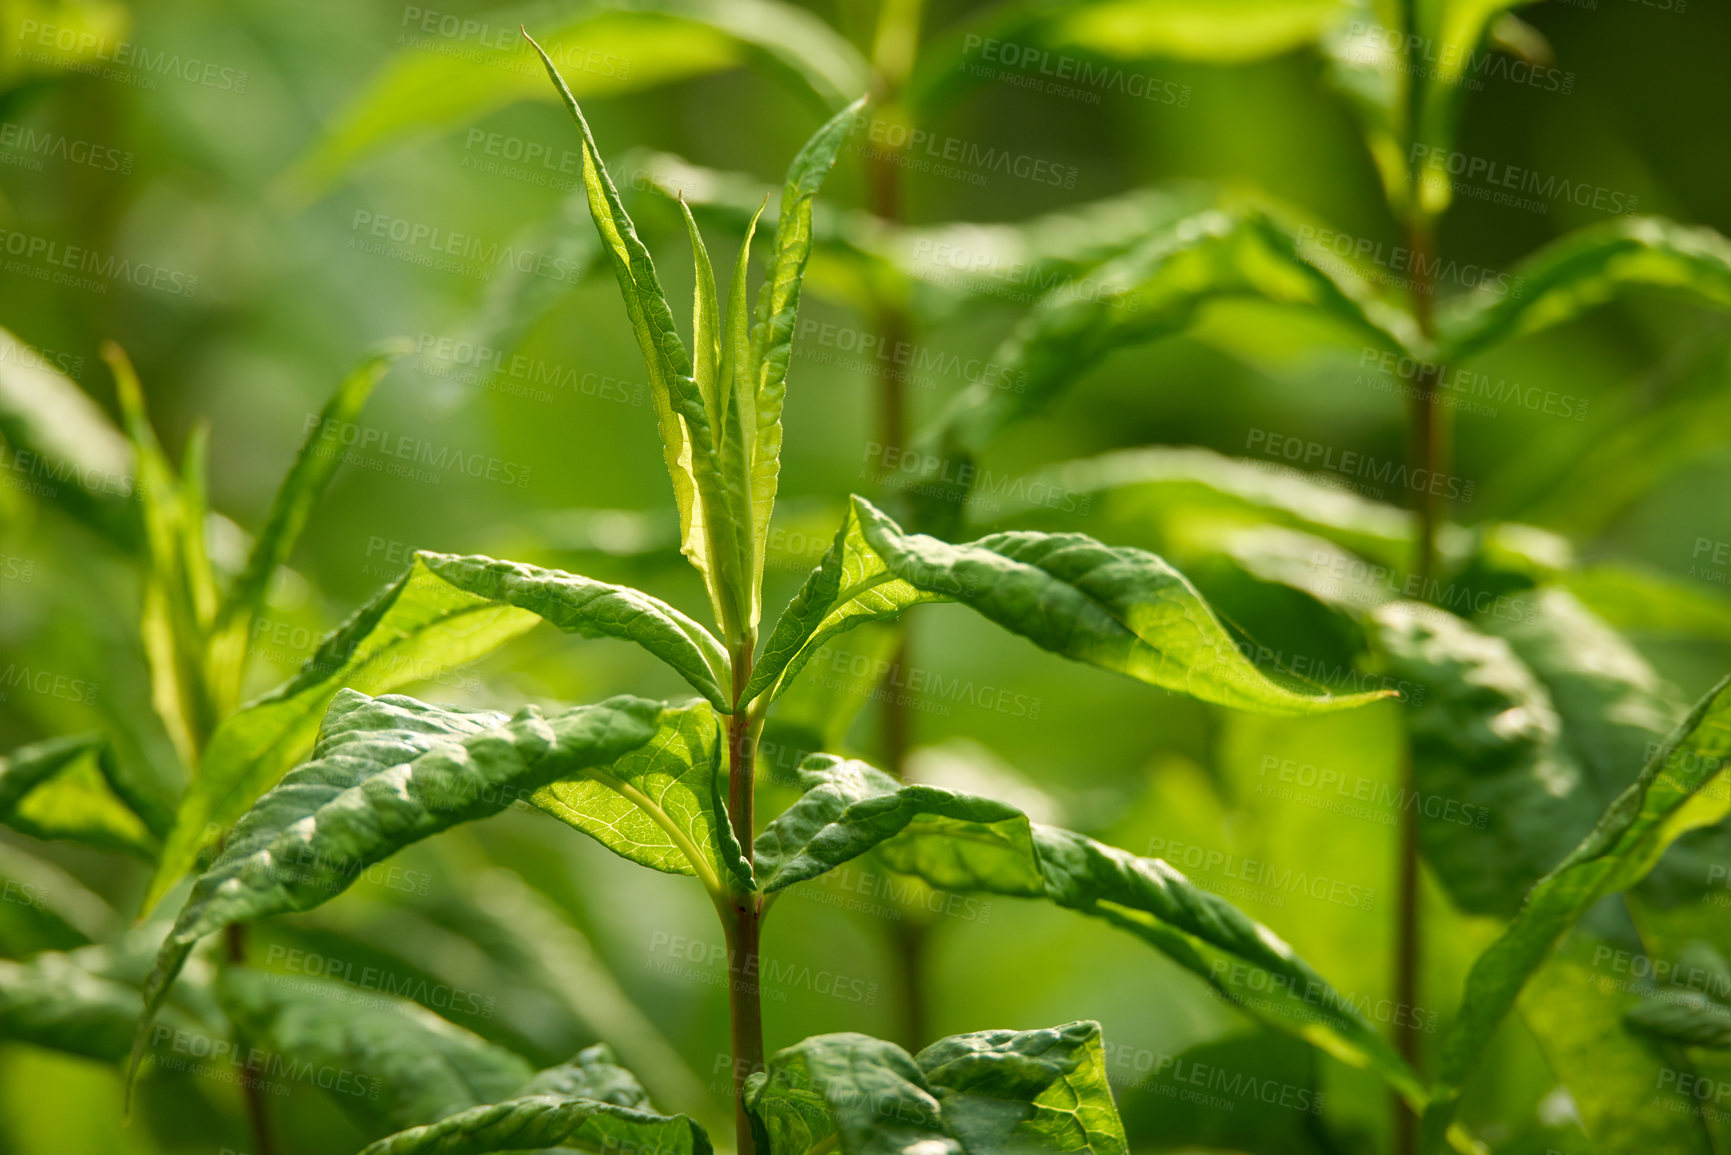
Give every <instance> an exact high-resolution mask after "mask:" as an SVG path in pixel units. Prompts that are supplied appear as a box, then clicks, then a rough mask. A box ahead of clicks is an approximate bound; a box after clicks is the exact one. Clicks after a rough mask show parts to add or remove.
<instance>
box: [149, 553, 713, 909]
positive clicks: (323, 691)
mask: <svg viewBox="0 0 1731 1155" xmlns="http://www.w3.org/2000/svg"><path fill="white" fill-rule="evenodd" d="M538 619H539V620H545V621H547V622H550V623H552V624H553V625H554V626H556V627H557V628H559V629H561V630H563V631H565V632H567V633H575V634H579V635H581V636H583V637H592V638H593V637H612V638H620V639H623V640H626V641H633V642H636V643H638V644H640V645H642V646H643V647H644V648H645V649H647V650H648V651H649V652H650V653H652V654H654V655H655V656H657V657H659V658H661V659H662V660H663V661H665V662H667V663H668V664H669V665H671V666H672V667H673V668H674V669H675V670H676V671H678V672H679V673H680V675H681V676H683V677H684V678H686V679H687V680H688V681H690V682H691V684H692V685H693V687H695V688H696V689H697V690H698V692H699V693H701V694H703V695H704V697H706V698H708V699H710V700H711V701H713V702H715V703H717V705H718V707H720V708H723V709H725V708H726V707H725V706H724V705H722V703H723V702H724V700H725V697H726V695H725V692H724V690H723V689H722V687H724V686H726V685H729V684H730V679H731V675H730V674H729V673H728V672H727V656H726V654H725V653H724V652H723V650H722V649H721V645H720V643H718V642H717V641H716V640H715V639H714V638H713V637H711V636H710V635H709V633H708V632H707V631H705V630H704V629H703V627H702V626H699V625H698V624H697V623H696V622H693V621H692V620H691V619H690V618H688V617H686V616H685V615H684V614H682V613H680V612H679V611H678V610H676V609H674V608H673V607H671V606H669V605H667V604H666V603H664V602H661V601H659V600H657V599H655V598H652V597H650V596H649V595H648V594H644V593H640V592H638V591H636V590H633V589H630V588H629V587H626V586H615V585H609V584H607V583H605V582H597V581H592V580H590V579H588V578H583V577H578V576H577V575H575V574H567V573H562V572H560V571H558V570H547V569H541V568H539V567H537V566H528V565H520V564H517V563H513V562H500V561H494V560H493V559H492V558H486V557H475V556H457V555H453V554H433V553H420V554H417V555H416V557H415V562H414V564H413V565H412V566H411V567H410V569H409V572H408V573H406V574H404V575H403V577H401V578H400V579H398V580H397V581H396V582H395V583H393V584H392V585H391V586H389V587H388V588H387V589H385V590H384V591H383V592H382V593H381V594H379V596H378V597H376V598H374V599H373V601H371V602H370V603H368V604H367V605H365V606H363V607H362V608H361V609H360V610H359V611H357V612H356V614H355V616H354V617H352V618H350V619H349V621H348V622H347V623H345V624H344V625H343V626H341V627H339V628H338V629H337V630H336V632H334V633H333V634H331V635H330V636H329V637H328V638H326V639H325V641H324V642H323V644H322V645H321V646H320V647H319V650H318V652H317V653H315V654H314V655H313V656H312V658H310V659H309V660H308V661H307V664H306V666H305V667H303V668H302V670H301V672H300V673H299V674H298V675H296V676H295V677H294V678H293V679H291V680H290V681H289V682H287V683H285V684H284V685H282V686H281V687H279V688H277V689H276V690H273V691H271V692H270V693H269V694H266V695H265V696H264V697H262V698H259V699H257V700H256V701H254V702H252V703H250V704H248V705H247V706H245V707H243V708H242V709H241V710H240V711H239V712H237V713H235V714H233V715H231V716H230V717H228V718H226V719H224V721H223V723H222V725H221V726H220V727H218V729H217V732H216V734H215V735H214V736H213V737H212V739H211V742H210V745H209V747H208V748H207V749H206V751H205V756H204V762H203V764H202V765H201V766H200V768H199V775H198V778H197V779H196V780H194V782H193V784H192V786H191V788H190V789H189V790H188V791H187V795H186V798H185V799H184V801H183V802H182V804H181V809H180V814H179V816H178V819H177V823H176V826H175V830H174V833H173V834H172V835H171V836H170V838H169V842H168V845H167V847H166V848H165V850H164V853H163V857H162V862H161V865H160V867H159V869H158V871H157V876H156V878H155V879H154V881H153V884H152V887H151V892H150V896H149V898H148V899H147V902H146V906H147V908H148V907H149V906H152V905H154V904H155V903H156V902H157V901H158V900H159V899H160V898H161V896H162V895H163V894H164V893H166V892H167V890H168V888H169V887H171V886H173V885H174V883H175V882H176V881H178V880H179V879H180V877H181V876H182V875H183V874H185V873H186V872H187V871H188V870H190V869H191V868H192V864H193V862H194V861H195V860H196V858H197V856H198V852H199V850H200V849H201V848H202V847H204V846H206V845H209V844H210V843H211V842H212V841H214V839H215V837H216V835H217V834H218V833H219V832H220V831H221V830H223V829H225V828H227V827H228V826H229V825H230V824H232V823H233V822H234V820H235V819H236V818H238V817H240V815H241V814H243V813H245V811H246V809H247V807H249V806H251V805H252V803H253V802H254V801H256V800H257V799H258V797H259V796H260V795H261V794H263V793H264V792H265V791H266V790H268V789H270V787H271V786H273V785H274V784H275V783H276V781H277V779H279V778H281V777H282V775H283V773H284V772H285V771H286V770H287V769H288V768H289V767H290V766H292V765H293V764H294V763H295V761H296V760H297V759H298V758H299V757H300V756H301V754H302V753H303V752H304V751H305V750H306V749H307V747H308V746H309V745H311V743H312V739H313V737H314V735H315V733H316V731H317V728H318V720H319V718H320V716H321V715H322V714H323V713H324V709H325V707H326V706H327V705H328V704H329V703H330V701H331V696H332V695H333V694H335V693H336V692H337V689H338V687H348V688H350V689H354V690H359V691H361V692H363V693H381V692H383V691H386V690H391V689H395V688H397V687H399V686H404V685H407V684H409V683H411V682H415V681H422V680H425V679H428V678H433V677H437V676H438V675H439V674H441V673H443V672H444V671H446V670H449V669H452V668H454V667H456V666H460V665H462V664H464V663H466V662H470V661H473V660H474V659H476V658H478V657H481V656H482V655H484V654H486V653H488V652H490V651H491V650H493V649H495V648H497V647H498V646H499V645H501V644H503V643H504V642H506V641H509V640H510V639H512V638H514V637H517V636H518V635H520V634H522V633H524V632H525V631H527V630H528V629H530V628H531V627H533V626H534V624H535V623H536V621H537V620H538Z"/></svg>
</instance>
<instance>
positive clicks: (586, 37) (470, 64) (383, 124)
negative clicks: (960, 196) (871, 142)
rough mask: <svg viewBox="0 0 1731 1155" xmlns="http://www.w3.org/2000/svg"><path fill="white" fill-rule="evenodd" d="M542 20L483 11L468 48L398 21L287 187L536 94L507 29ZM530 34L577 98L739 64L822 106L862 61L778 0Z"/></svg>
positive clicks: (841, 97) (674, 7) (640, 3)
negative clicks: (479, 38)
mask: <svg viewBox="0 0 1731 1155" xmlns="http://www.w3.org/2000/svg"><path fill="white" fill-rule="evenodd" d="M546 19H547V14H546V11H545V10H539V11H537V10H530V9H521V10H518V11H516V12H515V13H512V12H508V11H500V12H496V13H489V15H488V16H487V18H486V33H487V35H488V36H489V37H490V38H492V39H493V41H494V44H489V45H488V46H486V47H479V48H477V47H476V46H475V45H474V44H472V43H466V42H464V41H461V40H457V39H446V38H445V37H444V36H443V35H442V34H439V33H436V32H425V33H423V32H422V31H421V30H420V29H419V28H418V27H416V26H415V25H414V24H413V23H410V24H408V25H406V26H405V29H404V32H403V36H402V38H401V40H402V42H403V43H404V44H405V47H404V48H403V49H402V50H401V51H399V52H398V53H397V54H396V55H395V56H392V57H390V58H389V59H388V60H386V61H385V63H384V64H383V66H382V67H381V68H380V69H379V71H378V72H377V73H376V74H375V75H374V77H373V78H372V80H371V81H370V82H369V83H368V85H367V87H366V89H365V90H364V91H363V92H362V94H361V95H360V96H359V97H358V98H356V99H355V100H354V101H353V102H352V103H351V104H350V105H349V106H348V107H347V108H345V109H343V110H342V112H341V113H339V114H338V115H337V116H336V117H334V118H333V119H332V125H331V127H330V129H329V130H328V131H327V132H326V134H325V136H324V137H323V139H321V140H320V141H319V142H318V143H317V145H316V146H315V147H314V148H313V149H312V150H311V151H310V152H309V153H307V154H306V155H305V156H303V157H302V158H301V159H300V160H298V161H297V162H296V164H295V167H294V169H293V170H292V171H291V173H290V174H289V178H288V180H289V188H290V190H291V191H292V192H294V193H295V194H297V195H298V196H299V197H301V198H306V199H310V198H312V197H315V196H318V195H321V194H322V193H323V192H324V191H325V190H326V189H327V188H328V187H329V186H330V185H331V184H332V182H334V181H335V180H337V179H338V178H340V177H341V176H342V175H343V174H344V173H345V172H347V171H348V170H349V169H350V168H351V167H353V166H354V165H355V164H356V163H357V162H359V161H362V160H364V159H366V158H368V157H370V156H372V155H373V154H375V153H377V152H379V151H380V150H382V149H385V148H389V147H392V146H394V145H397V144H400V143H404V142H407V141H409V140H412V139H415V138H418V137H424V136H427V135H430V134H433V133H442V132H448V131H451V130H452V129H455V128H458V127H461V126H462V125H465V124H469V123H471V122H473V121H476V120H480V119H481V118H483V117H485V116H487V115H488V114H490V113H492V112H494V111H496V110H498V109H501V108H505V107H507V106H509V105H511V104H514V103H516V102H518V101H520V100H530V99H544V98H545V97H546V96H547V90H546V87H545V85H543V84H541V83H540V82H539V78H538V77H537V76H536V75H535V73H534V61H533V58H532V57H530V56H529V54H528V53H527V52H526V51H523V50H521V49H520V48H519V45H518V41H517V39H516V30H517V27H518V24H519V22H520V21H528V20H533V21H536V22H538V23H539V22H542V21H545V20H546ZM541 39H542V41H543V43H545V44H546V45H547V47H548V48H549V49H550V50H551V52H552V54H553V55H554V57H556V58H558V59H559V60H561V61H570V62H571V63H572V66H573V71H572V77H573V79H574V81H575V84H574V90H575V92H576V94H577V95H578V96H581V97H591V96H595V97H603V96H613V95H625V94H628V93H633V92H640V91H643V90H645V89H648V88H653V87H656V86H658V85H662V84H667V83H672V82H676V81H680V80H684V79H687V78H690V77H696V76H703V75H707V74H710V73H714V72H718V71H721V70H723V69H731V68H736V67H740V66H742V65H746V64H755V65H757V66H758V67H760V68H761V69H763V70H765V71H767V72H769V73H770V74H771V75H774V76H777V77H781V78H785V79H786V80H788V81H789V82H791V84H792V85H793V86H794V88H795V90H796V91H798V92H800V93H802V94H804V95H807V96H809V97H811V98H812V101H813V103H814V104H819V105H822V106H827V107H830V108H835V107H839V106H841V105H842V104H844V103H845V102H847V101H848V100H850V99H852V98H853V96H854V94H856V93H858V92H861V91H863V90H864V89H865V88H866V86H867V84H868V70H867V67H866V64H865V62H864V60H863V59H862V58H861V57H860V55H859V53H858V52H857V51H856V50H855V49H854V48H853V47H852V46H851V45H850V44H849V43H848V42H847V40H846V39H844V38H843V37H841V36H840V35H838V34H837V33H836V32H834V31H832V30H831V29H830V28H829V27H828V25H826V24H825V23H824V22H823V20H822V19H820V18H819V17H817V16H815V15H814V14H812V13H811V12H808V11H806V10H805V9H803V8H799V7H797V6H795V5H792V4H786V3H781V2H779V0H622V2H621V0H614V2H610V3H585V4H582V5H580V6H578V7H576V8H575V10H574V11H573V12H572V14H571V15H570V16H569V18H568V19H566V20H565V21H564V22H563V23H561V24H559V25H557V26H556V27H553V28H551V29H546V30H543V31H542V35H541ZM495 44H496V45H497V46H495Z"/></svg>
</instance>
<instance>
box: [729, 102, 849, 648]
mask: <svg viewBox="0 0 1731 1155" xmlns="http://www.w3.org/2000/svg"><path fill="white" fill-rule="evenodd" d="M865 105H866V98H865V97H863V96H862V97H860V98H859V99H858V100H856V101H854V102H853V103H852V104H850V105H848V106H847V107H846V108H844V109H843V110H842V111H841V112H839V113H837V114H836V115H835V116H834V117H832V118H830V120H829V122H828V123H827V124H825V125H824V126H823V127H822V128H820V129H818V130H817V132H816V133H814V134H813V135H812V137H811V139H810V140H808V141H806V142H805V146H804V147H803V148H801V149H800V150H799V154H798V155H797V156H795V157H794V158H793V163H792V164H790V165H789V166H788V169H787V182H786V184H785V186H784V187H783V188H782V193H781V211H780V212H779V213H778V214H777V216H776V221H775V245H774V248H773V249H772V250H771V253H770V257H769V264H768V267H767V268H766V269H765V272H764V281H763V287H762V288H761V289H759V290H758V294H757V314H756V320H755V323H754V324H753V325H752V328H751V344H750V353H749V360H748V361H747V362H746V363H745V364H744V365H743V366H740V367H739V369H738V370H736V371H738V372H742V373H748V374H749V377H748V379H745V380H741V381H740V382H738V383H737V384H736V386H735V389H736V391H737V392H738V393H739V396H740V407H741V409H740V411H741V415H742V422H741V423H742V425H743V426H744V429H745V436H746V437H747V438H748V439H750V442H751V449H750V455H751V456H750V467H751V488H750V494H751V502H750V516H751V528H750V531H749V532H750V535H751V539H752V544H751V550H752V552H751V559H752V560H751V563H750V569H749V570H748V571H747V578H748V581H749V588H750V590H751V607H750V610H751V612H750V620H749V624H750V626H751V628H752V629H753V630H755V629H756V627H757V621H758V614H759V610H760V600H759V590H758V587H759V584H760V582H761V579H762V575H763V557H764V550H765V547H766V543H767V542H768V539H769V521H770V517H771V515H772V514H773V513H774V511H775V494H776V485H777V481H778V479H779V476H780V473H781V412H782V408H783V404H784V402H785V401H786V399H787V368H788V361H789V360H790V359H791V358H792V356H793V329H794V321H795V319H796V316H797V314H798V311H799V291H800V286H801V284H802V283H803V282H804V279H805V266H806V262H807V261H808V260H809V259H810V257H811V246H812V202H813V201H814V200H815V199H816V198H817V194H818V190H819V189H821V188H822V187H823V182H824V179H825V178H826V177H828V176H829V172H830V169H832V168H834V167H835V158H836V154H837V153H838V152H839V151H840V150H841V146H842V145H843V144H845V143H846V142H847V138H848V136H849V135H850V134H851V133H852V132H853V130H854V127H855V125H856V124H857V123H858V122H859V119H860V114H861V112H862V110H863V109H864V108H865ZM748 391H749V393H750V395H751V400H750V402H749V408H748V406H747V401H746V396H745V395H746V393H747V392H748ZM747 413H749V415H750V418H749V420H746V419H745V415H746V414H747Z"/></svg>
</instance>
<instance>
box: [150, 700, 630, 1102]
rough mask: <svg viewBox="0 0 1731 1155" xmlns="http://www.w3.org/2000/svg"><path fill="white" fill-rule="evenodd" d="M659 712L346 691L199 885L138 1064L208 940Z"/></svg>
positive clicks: (155, 984) (303, 900)
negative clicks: (180, 976)
mask: <svg viewBox="0 0 1731 1155" xmlns="http://www.w3.org/2000/svg"><path fill="white" fill-rule="evenodd" d="M661 710H662V706H661V704H660V703H658V702H648V701H644V700H643V699H641V698H630V697H618V698H612V699H609V700H608V701H606V702H603V703H601V704H600V705H596V706H578V707H576V708H574V709H571V710H567V711H565V712H564V713H562V714H558V715H555V716H554V717H552V718H546V717H543V716H542V714H541V712H540V711H539V710H537V709H535V708H534V707H533V706H528V707H525V708H524V709H523V710H522V711H520V712H519V713H518V714H517V715H516V716H514V717H512V718H510V719H506V718H505V717H504V716H503V715H501V714H498V713H495V712H492V711H467V710H455V709H440V708H438V707H434V706H427V705H424V704H422V703H420V702H416V701H415V700H414V699H412V698H402V697H395V696H388V697H383V698H369V697H367V696H366V695H364V694H359V693H356V692H354V691H353V690H344V691H342V692H341V693H339V694H338V695H337V697H336V700H335V701H334V702H333V703H332V704H331V710H330V714H329V715H328V716H327V718H326V720H325V726H324V731H323V734H322V735H321V737H320V739H319V744H318V746H317V748H316V749H315V750H314V760H313V761H311V762H308V763H307V764H306V765H304V766H302V767H300V768H298V769H297V770H295V771H293V772H291V773H290V774H289V775H288V776H287V777H285V778H284V779H283V781H282V783H281V785H279V786H277V787H276V789H274V790H272V791H271V792H270V793H269V794H266V795H265V796H264V797H263V798H261V799H260V800H259V802H258V805H257V806H255V807H254V808H253V809H252V810H251V811H250V812H248V813H247V815H246V816H245V817H244V818H243V819H241V821H240V823H239V824H238V825H236V827H235V828H234V830H233V831H232V832H231V834H230V836H229V838H228V840H227V842H226V843H225V844H224V846H223V850H222V853H221V854H220V855H218V857H217V859H216V861H215V862H213V863H212V864H211V866H210V869H209V870H207V871H205V873H204V874H203V875H202V876H201V877H200V878H199V880H198V882H197V883H196V884H195V885H194V886H193V890H192V895H191V896H190V897H189V898H188V899H187V902H186V906H185V907H184V908H182V910H181V912H180V915H179V917H178V918H176V919H175V923H174V928H173V929H172V930H171V931H170V932H169V935H168V938H167V940H166V941H165V942H164V943H163V947H162V950H161V953H160V954H159V955H158V957H157V962H156V966H155V968H154V969H153V970H152V972H151V975H150V979H149V981H148V983H147V984H146V987H145V1015H144V1018H143V1019H142V1020H141V1021H140V1024H139V1034H138V1041H137V1043H136V1044H135V1048H134V1055H135V1058H134V1067H136V1065H137V1060H136V1056H137V1054H138V1053H140V1050H141V1048H142V1046H143V1042H144V1038H145V1033H146V1031H147V1029H148V1026H149V1022H150V1016H151V1014H152V1013H153V1012H154V1010H155V1008H156V1007H157V1006H158V1005H159V1004H160V1002H161V1000H162V997H163V995H164V994H165V993H166V991H167V989H168V987H169V984H171V983H172V982H173V981H174V976H175V975H176V974H177V973H178V972H179V970H180V968H181V966H182V965H183V964H184V963H185V961H186V958H187V956H188V955H189V954H190V953H191V952H192V948H193V947H194V946H195V945H196V944H197V943H198V940H199V939H201V938H203V937H204V936H205V935H208V934H212V933H214V932H216V931H218V930H221V929H222V928H223V927H226V926H228V925H229V924H231V923H235V922H247V921H251V920H253V919H258V918H264V917H266V916H268V915H272V914H281V913H286V912H290V911H299V910H310V909H312V908H313V907H315V906H318V905H320V904H321V903H324V902H328V901H329V900H330V899H332V898H335V897H336V896H337V895H338V894H340V893H342V892H343V891H344V890H346V889H347V888H348V887H349V886H350V885H352V884H353V883H354V881H355V879H356V877H357V876H358V874H359V872H360V871H362V870H364V869H365V868H366V867H368V866H370V865H372V864H373V863H375V862H379V861H382V860H383V859H385V858H388V857H390V856H391V855H392V854H395V853H396V852H397V851H398V850H401V849H402V848H403V847H405V846H408V845H410V844H411V843H414V842H418V841H420V840H421V839H423V838H427V837H430V836H431V835H434V834H437V833H439V832H440V831H442V830H446V829H449V828H450V827H452V826H455V825H458V824H460V823H463V822H473V821H475V820H477V819H481V818H486V817H489V816H490V815H493V814H497V813H499V812H500V811H502V810H504V809H505V808H506V807H508V806H510V805H511V804H512V803H513V802H516V801H518V800H520V799H527V798H529V797H531V796H532V795H533V794H534V793H535V791H537V790H539V789H540V788H541V787H543V786H546V785H547V784H548V783H550V782H555V781H557V780H558V779H560V778H563V777H566V776H568V775H572V774H576V773H579V772H581V771H583V770H586V769H588V768H589V767H592V766H601V765H605V764H607V763H609V762H613V761H615V760H616V759H618V758H620V757H621V756H623V755H624V754H626V753H628V752H629V751H631V750H634V749H636V748H637V747H639V746H641V745H643V744H644V743H645V742H648V741H649V740H650V739H652V738H653V737H654V736H655V733H656V728H657V723H658V720H659V718H660V715H661Z"/></svg>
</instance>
